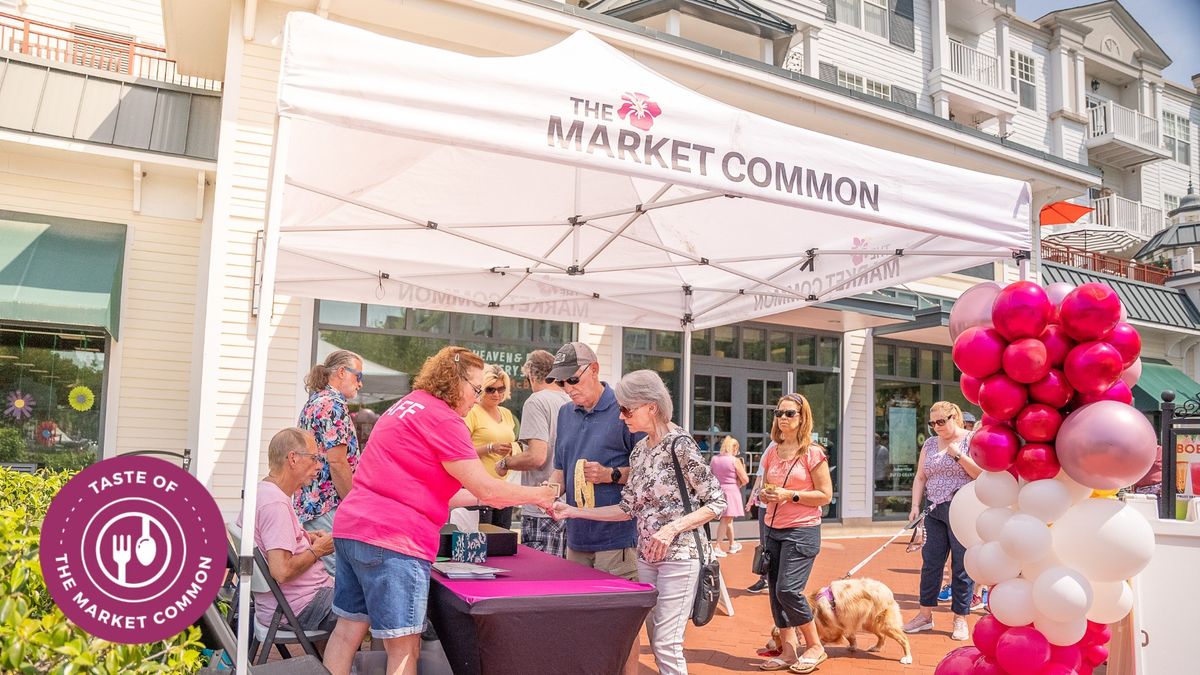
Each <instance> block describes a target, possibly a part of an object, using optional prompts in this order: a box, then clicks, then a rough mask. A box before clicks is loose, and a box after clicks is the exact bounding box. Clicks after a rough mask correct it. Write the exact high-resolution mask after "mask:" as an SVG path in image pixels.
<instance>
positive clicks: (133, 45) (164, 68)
mask: <svg viewBox="0 0 1200 675" xmlns="http://www.w3.org/2000/svg"><path fill="white" fill-rule="evenodd" d="M0 50H7V51H10V52H16V53H18V54H24V55H26V56H34V57H37V58H42V59H47V60H50V61H56V62H58V63H66V64H70V65H73V66H82V67H84V68H93V69H96V70H103V71H107V72H110V73H118V74H121V75H127V76H129V77H136V78H145V79H149V80H156V81H158V82H168V83H171V84H178V85H182V86H185V87H193V88H196V89H207V90H209V91H220V90H221V83H220V82H218V81H216V80H206V79H203V78H199V77H189V76H187V75H181V74H180V73H179V72H178V71H177V70H176V69H175V61H173V60H171V59H168V58H167V50H166V49H163V48H162V47H157V46H155V45H147V44H142V43H140V42H133V41H130V40H124V39H121V38H120V37H117V36H112V35H103V34H99V33H95V32H91V31H87V30H80V29H76V28H64V27H61V26H55V25H54V24H49V23H43V22H41V21H31V20H29V19H25V18H22V17H19V16H13V15H12V14H5V13H3V12H0Z"/></svg>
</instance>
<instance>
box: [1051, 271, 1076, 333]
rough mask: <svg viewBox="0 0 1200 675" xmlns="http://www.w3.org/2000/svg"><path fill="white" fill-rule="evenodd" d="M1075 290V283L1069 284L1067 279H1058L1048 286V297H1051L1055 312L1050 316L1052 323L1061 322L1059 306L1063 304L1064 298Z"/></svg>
mask: <svg viewBox="0 0 1200 675" xmlns="http://www.w3.org/2000/svg"><path fill="white" fill-rule="evenodd" d="M1073 290H1075V284H1068V283H1067V282H1065V281H1056V282H1054V283H1052V284H1050V285H1049V286H1047V287H1046V297H1047V298H1050V304H1051V305H1054V314H1053V315H1052V316H1051V318H1050V322H1051V323H1059V322H1060V321H1061V318H1060V317H1059V311H1058V310H1059V306H1060V305H1062V301H1063V298H1065V297H1067V295H1068V294H1069V293H1070V292H1071V291H1073Z"/></svg>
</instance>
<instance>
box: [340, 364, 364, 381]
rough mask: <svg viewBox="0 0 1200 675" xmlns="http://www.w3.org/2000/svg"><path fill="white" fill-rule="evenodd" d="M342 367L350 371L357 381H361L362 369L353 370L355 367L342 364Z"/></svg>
mask: <svg viewBox="0 0 1200 675" xmlns="http://www.w3.org/2000/svg"><path fill="white" fill-rule="evenodd" d="M342 369H343V370H345V371H346V372H348V373H352V374H353V375H354V376H355V377H357V378H358V381H359V382H362V375H363V371H361V370H355V369H353V368H351V367H350V366H342Z"/></svg>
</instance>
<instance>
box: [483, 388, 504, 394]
mask: <svg viewBox="0 0 1200 675" xmlns="http://www.w3.org/2000/svg"><path fill="white" fill-rule="evenodd" d="M483 391H484V393H487V394H503V393H504V392H506V391H508V387H484V388H483Z"/></svg>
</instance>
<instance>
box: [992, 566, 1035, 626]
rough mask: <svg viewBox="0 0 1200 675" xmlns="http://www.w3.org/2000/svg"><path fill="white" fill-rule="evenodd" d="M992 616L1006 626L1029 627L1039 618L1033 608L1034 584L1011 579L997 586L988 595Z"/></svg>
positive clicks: (1024, 580)
mask: <svg viewBox="0 0 1200 675" xmlns="http://www.w3.org/2000/svg"><path fill="white" fill-rule="evenodd" d="M988 608H989V609H991V610H992V616H994V617H996V619H997V620H998V621H999V622H1000V623H1002V624H1004V625H1006V626H1027V625H1029V624H1031V623H1033V621H1034V619H1036V618H1038V617H1037V609H1036V608H1035V607H1034V606H1033V582H1031V581H1029V580H1028V579H1020V578H1018V579H1009V580H1008V581H1003V582H1001V583H998V584H996V585H995V587H993V588H992V590H991V592H990V594H989V595H988Z"/></svg>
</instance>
